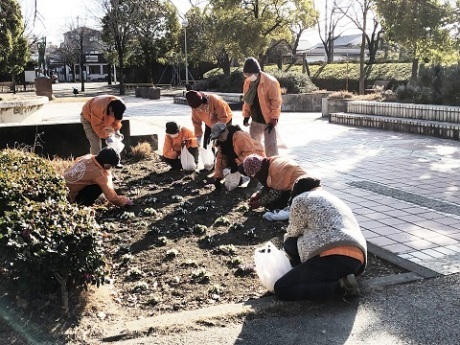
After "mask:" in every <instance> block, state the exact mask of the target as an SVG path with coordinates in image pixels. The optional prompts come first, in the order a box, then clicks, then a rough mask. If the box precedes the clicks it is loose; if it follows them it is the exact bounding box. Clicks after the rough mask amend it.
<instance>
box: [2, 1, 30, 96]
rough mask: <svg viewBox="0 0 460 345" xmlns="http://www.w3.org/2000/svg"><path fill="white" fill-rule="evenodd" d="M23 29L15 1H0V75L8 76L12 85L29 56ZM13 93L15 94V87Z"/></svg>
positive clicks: (19, 9)
mask: <svg viewBox="0 0 460 345" xmlns="http://www.w3.org/2000/svg"><path fill="white" fill-rule="evenodd" d="M24 29H25V28H24V23H23V20H22V14H21V8H20V6H19V3H18V2H17V1H16V0H2V2H1V3H0V73H8V74H10V75H11V78H12V81H13V82H14V85H15V84H16V77H17V75H18V74H20V73H22V72H23V71H24V66H25V65H26V63H27V60H28V58H29V56H30V51H29V47H28V44H27V40H26V38H25V37H24ZM14 92H16V87H15V86H14Z"/></svg>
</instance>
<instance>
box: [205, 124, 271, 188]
mask: <svg viewBox="0 0 460 345" xmlns="http://www.w3.org/2000/svg"><path fill="white" fill-rule="evenodd" d="M210 138H211V140H216V144H215V145H216V147H217V156H216V165H215V169H214V175H213V178H214V185H215V186H216V187H217V188H219V186H220V181H221V180H222V179H223V177H224V173H223V171H224V168H226V167H229V168H230V172H232V173H234V172H236V171H239V172H241V173H244V169H243V161H244V159H245V158H246V157H248V156H249V155H251V154H258V155H260V156H262V157H263V156H264V155H265V154H264V148H263V146H262V144H261V143H260V142H259V141H257V140H254V139H252V138H251V136H250V135H249V133H247V132H244V131H243V130H242V129H241V128H240V127H239V126H233V125H230V126H226V125H225V124H223V123H220V122H218V123H216V124H215V125H214V126H212V129H211V136H210Z"/></svg>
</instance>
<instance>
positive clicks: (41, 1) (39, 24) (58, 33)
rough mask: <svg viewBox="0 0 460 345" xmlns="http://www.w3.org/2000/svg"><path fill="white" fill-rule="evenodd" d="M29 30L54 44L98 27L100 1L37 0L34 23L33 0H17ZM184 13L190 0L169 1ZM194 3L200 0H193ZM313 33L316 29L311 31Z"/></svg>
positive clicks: (317, 1)
mask: <svg viewBox="0 0 460 345" xmlns="http://www.w3.org/2000/svg"><path fill="white" fill-rule="evenodd" d="M18 1H19V3H20V5H21V9H22V14H23V17H24V20H25V22H26V26H27V27H28V28H29V32H32V33H33V34H35V35H37V36H38V37H46V39H47V44H48V45H51V44H53V45H57V46H59V44H60V43H61V42H62V41H63V39H64V37H63V33H64V32H66V31H69V29H70V28H72V27H77V26H80V25H86V26H88V27H92V28H98V22H99V17H98V12H99V13H100V7H99V6H98V5H97V4H98V3H99V0H37V3H38V4H37V7H38V12H39V16H38V18H37V19H36V20H35V22H34V10H35V0H18ZM170 1H171V2H172V3H173V4H174V5H175V6H176V8H177V9H178V12H179V15H180V16H183V15H184V14H185V13H186V12H187V10H188V9H189V8H190V2H189V0H170ZM192 1H193V3H194V4H196V3H202V2H204V1H203V0H192ZM314 2H315V5H316V7H317V8H318V10H320V11H321V10H322V9H323V7H324V4H323V3H324V0H314ZM310 31H311V32H312V33H315V32H316V31H317V30H316V28H313V29H311V30H310Z"/></svg>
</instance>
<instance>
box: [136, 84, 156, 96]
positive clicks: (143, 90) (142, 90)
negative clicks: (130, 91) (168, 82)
mask: <svg viewBox="0 0 460 345" xmlns="http://www.w3.org/2000/svg"><path fill="white" fill-rule="evenodd" d="M160 90H161V89H160V88H159V87H144V86H138V87H136V89H135V95H136V97H141V98H149V99H160Z"/></svg>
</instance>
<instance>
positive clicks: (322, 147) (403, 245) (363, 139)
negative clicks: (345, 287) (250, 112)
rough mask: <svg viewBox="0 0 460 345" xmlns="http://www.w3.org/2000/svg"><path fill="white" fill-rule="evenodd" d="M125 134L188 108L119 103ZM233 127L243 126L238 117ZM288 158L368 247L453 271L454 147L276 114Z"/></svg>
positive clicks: (60, 106)
mask: <svg viewBox="0 0 460 345" xmlns="http://www.w3.org/2000/svg"><path fill="white" fill-rule="evenodd" d="M124 99H125V102H126V103H127V107H128V109H127V111H126V118H130V119H131V120H132V121H131V131H132V134H149V133H157V134H158V135H159V144H160V149H161V145H162V143H163V132H164V125H165V123H166V122H167V121H171V120H174V121H178V122H179V123H181V124H182V125H185V126H188V127H190V128H192V126H191V121H190V108H188V107H187V106H185V105H178V104H173V102H172V99H171V98H169V97H163V98H162V99H161V100H157V101H155V100H145V99H139V98H135V97H133V96H125V97H124ZM82 105H83V103H80V102H72V103H54V102H50V103H48V104H46V105H45V106H44V107H43V108H42V109H41V110H40V112H42V113H43V118H44V121H67V120H78V118H79V113H80V110H81V106H82ZM234 118H235V120H234V123H236V124H240V125H241V124H242V117H241V111H235V112H234ZM279 129H280V134H281V137H282V139H283V141H284V142H285V144H286V145H287V147H288V148H287V149H285V150H281V152H280V154H283V155H288V156H290V157H292V158H293V159H295V160H296V161H298V162H299V163H301V164H302V166H304V167H305V168H306V169H307V170H308V171H309V172H311V173H312V174H316V175H318V176H320V177H321V178H322V181H323V185H324V186H325V188H327V189H329V190H332V192H333V193H334V194H336V195H337V196H339V197H340V198H342V199H343V200H344V201H346V202H347V204H348V205H350V206H351V208H352V209H353V211H354V212H355V214H356V215H357V218H358V221H359V223H360V225H361V228H362V230H363V232H364V235H365V237H366V239H367V241H368V242H370V243H372V244H374V245H375V246H377V247H379V248H383V249H384V252H386V253H389V254H390V255H394V256H397V257H399V258H401V259H404V260H408V261H410V262H413V263H416V264H418V265H421V266H423V267H425V268H427V269H429V270H432V271H434V272H437V273H438V274H442V275H447V274H452V273H457V272H460V199H459V189H460V174H459V171H460V170H459V168H460V145H459V142H457V141H452V140H446V139H438V138H433V137H426V136H419V135H414V134H406V133H396V132H387V131H381V130H374V129H365V128H351V127H344V126H341V125H335V124H330V123H329V122H328V121H327V120H325V119H323V118H321V114H320V113H282V116H281V120H280V122H279Z"/></svg>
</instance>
